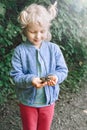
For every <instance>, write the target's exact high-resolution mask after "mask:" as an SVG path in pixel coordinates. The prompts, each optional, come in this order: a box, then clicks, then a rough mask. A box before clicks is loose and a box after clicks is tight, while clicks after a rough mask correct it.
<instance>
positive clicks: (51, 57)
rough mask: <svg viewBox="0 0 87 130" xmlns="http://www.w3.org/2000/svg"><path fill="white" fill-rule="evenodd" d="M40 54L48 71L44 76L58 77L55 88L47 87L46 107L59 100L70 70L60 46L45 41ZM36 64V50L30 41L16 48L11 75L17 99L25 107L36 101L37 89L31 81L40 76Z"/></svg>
mask: <svg viewBox="0 0 87 130" xmlns="http://www.w3.org/2000/svg"><path fill="white" fill-rule="evenodd" d="M39 52H40V55H41V57H42V59H43V62H44V64H45V71H46V73H45V74H46V75H44V74H42V76H47V75H57V77H58V83H57V84H56V85H55V86H45V94H46V105H49V104H52V103H53V102H55V101H56V100H57V99H58V95H59V84H60V83H62V82H63V81H64V79H65V78H66V77H67V74H68V68H67V66H66V62H65V60H64V57H63V54H62V52H61V50H60V48H59V46H58V45H56V44H54V43H52V42H46V41H43V42H42V45H41V47H40V50H39ZM36 64H37V62H36V48H35V46H34V45H32V44H31V43H30V42H29V41H28V40H27V41H26V42H24V43H22V44H20V45H19V46H17V47H16V48H15V50H14V54H13V57H12V70H11V72H10V75H11V76H12V77H13V80H14V82H15V84H16V93H17V97H18V99H19V101H20V102H21V103H23V104H25V105H28V104H33V103H34V100H35V96H36V88H35V87H34V86H32V84H31V81H32V78H34V77H37V75H38V72H37V67H36ZM40 64H41V63H40Z"/></svg>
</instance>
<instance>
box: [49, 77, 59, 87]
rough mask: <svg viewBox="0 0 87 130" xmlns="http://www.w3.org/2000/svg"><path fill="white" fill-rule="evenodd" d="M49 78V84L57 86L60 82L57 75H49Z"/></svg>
mask: <svg viewBox="0 0 87 130" xmlns="http://www.w3.org/2000/svg"><path fill="white" fill-rule="evenodd" d="M48 78H49V80H48V81H47V85H48V86H55V85H56V84H57V82H58V77H57V76H56V75H50V76H48Z"/></svg>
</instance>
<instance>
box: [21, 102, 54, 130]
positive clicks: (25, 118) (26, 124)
mask: <svg viewBox="0 0 87 130" xmlns="http://www.w3.org/2000/svg"><path fill="white" fill-rule="evenodd" d="M19 106H20V113H21V119H22V124H23V130H50V127H51V123H52V119H53V115H54V104H52V105H50V106H47V107H41V108H35V107H29V106H25V105H23V104H20V105H19Z"/></svg>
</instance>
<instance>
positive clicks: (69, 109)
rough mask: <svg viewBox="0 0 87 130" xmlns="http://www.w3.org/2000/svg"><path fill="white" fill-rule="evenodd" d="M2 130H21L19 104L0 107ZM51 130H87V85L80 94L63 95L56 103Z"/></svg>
mask: <svg viewBox="0 0 87 130" xmlns="http://www.w3.org/2000/svg"><path fill="white" fill-rule="evenodd" d="M0 130H21V120H20V114H19V109H18V106H17V104H16V103H15V102H14V101H10V102H8V103H6V104H4V105H3V106H0ZM51 130H87V85H86V84H85V85H84V87H83V89H81V91H80V93H78V94H70V93H65V94H64V93H62V95H61V98H60V100H59V101H57V102H56V106H55V115H54V119H53V123H52V127H51Z"/></svg>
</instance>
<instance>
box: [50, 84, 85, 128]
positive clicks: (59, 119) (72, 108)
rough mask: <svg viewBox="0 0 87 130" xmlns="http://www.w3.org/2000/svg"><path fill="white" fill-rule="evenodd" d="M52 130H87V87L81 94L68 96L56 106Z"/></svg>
mask: <svg viewBox="0 0 87 130" xmlns="http://www.w3.org/2000/svg"><path fill="white" fill-rule="evenodd" d="M52 130H87V85H86V84H85V85H84V88H83V89H82V90H81V91H80V93H79V94H77V95H75V94H71V95H70V94H66V95H64V97H63V98H62V99H61V100H60V102H59V103H57V104H56V108H55V116H54V120H53V124H52Z"/></svg>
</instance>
